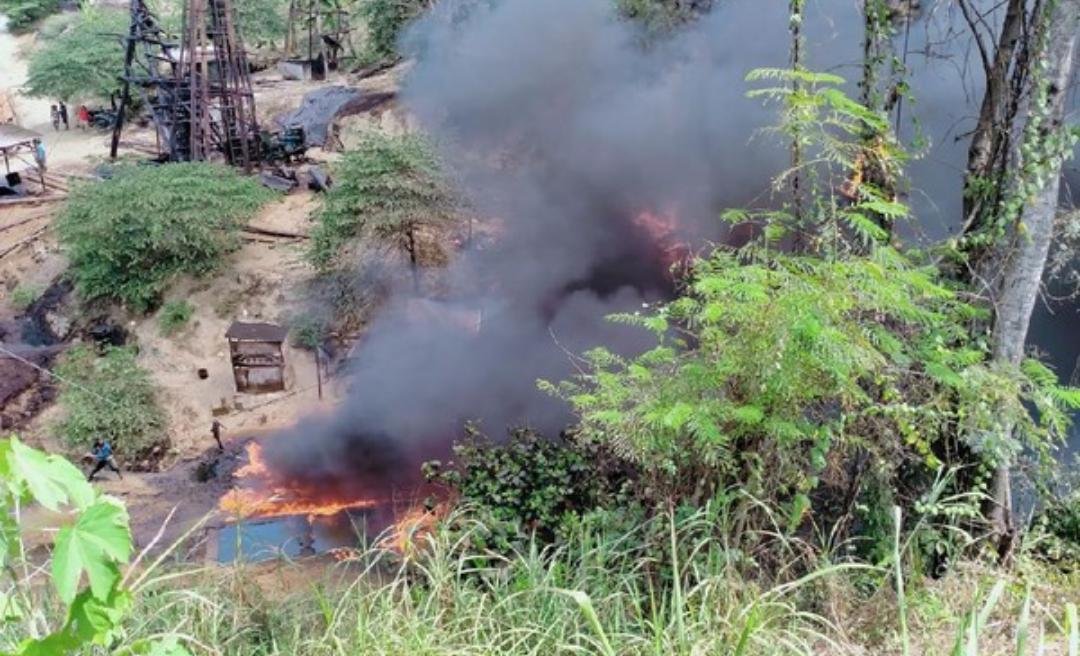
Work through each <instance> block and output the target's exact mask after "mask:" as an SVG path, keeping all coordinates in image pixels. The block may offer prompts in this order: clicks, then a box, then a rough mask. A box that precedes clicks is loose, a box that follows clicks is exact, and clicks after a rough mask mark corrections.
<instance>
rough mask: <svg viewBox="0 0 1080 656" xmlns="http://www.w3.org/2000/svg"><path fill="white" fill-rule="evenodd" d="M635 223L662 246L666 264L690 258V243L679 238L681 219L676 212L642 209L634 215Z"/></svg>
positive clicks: (654, 241)
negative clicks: (679, 219)
mask: <svg viewBox="0 0 1080 656" xmlns="http://www.w3.org/2000/svg"><path fill="white" fill-rule="evenodd" d="M634 224H635V225H637V226H638V227H640V228H642V229H644V230H645V232H647V233H648V234H649V237H650V238H651V239H652V241H653V243H655V244H656V245H657V246H659V247H660V249H661V250H662V251H663V253H664V263H665V264H668V265H669V266H670V265H674V264H676V263H678V262H683V261H686V260H688V259H689V258H690V245H689V244H688V243H687V242H685V241H683V240H681V239H680V238H679V235H678V229H679V221H678V218H677V216H676V214H675V213H674V212H665V213H657V212H653V211H650V210H642V211H641V212H638V214H637V216H635V217H634Z"/></svg>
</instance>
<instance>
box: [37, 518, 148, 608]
mask: <svg viewBox="0 0 1080 656" xmlns="http://www.w3.org/2000/svg"><path fill="white" fill-rule="evenodd" d="M131 549H132V547H131V530H130V528H128V516H127V510H125V509H124V507H123V506H122V505H121V504H120V503H119V502H116V501H113V500H111V499H101V500H99V501H98V502H96V503H95V504H94V505H92V506H90V507H89V508H86V509H85V510H84V511H83V512H82V513H81V514H80V515H79V519H78V521H77V522H75V525H74V526H65V527H64V528H62V529H60V532H59V534H57V536H56V548H55V550H54V551H53V563H52V569H53V583H54V585H55V586H56V591H57V592H58V593H59V595H60V598H61V599H62V600H63V601H64V603H67V604H71V603H72V602H73V601H74V600H75V595H76V590H77V589H78V585H79V580H80V579H81V578H82V573H83V572H84V571H85V572H86V575H87V578H88V579H89V581H90V590H91V592H92V593H93V595H94V596H95V597H96V598H98V599H101V600H106V599H108V597H109V594H110V593H111V590H112V587H113V585H114V584H115V583H116V581H117V579H118V578H119V576H120V573H119V569H118V567H117V564H118V563H124V562H127V560H128V558H130V557H131Z"/></svg>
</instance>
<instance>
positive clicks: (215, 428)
mask: <svg viewBox="0 0 1080 656" xmlns="http://www.w3.org/2000/svg"><path fill="white" fill-rule="evenodd" d="M222 428H225V425H224V424H222V423H221V422H220V421H218V420H217V419H215V420H214V423H212V424H210V432H211V433H212V434H213V436H214V441H215V442H217V448H218V451H224V450H225V445H224V444H222V443H221V429H222Z"/></svg>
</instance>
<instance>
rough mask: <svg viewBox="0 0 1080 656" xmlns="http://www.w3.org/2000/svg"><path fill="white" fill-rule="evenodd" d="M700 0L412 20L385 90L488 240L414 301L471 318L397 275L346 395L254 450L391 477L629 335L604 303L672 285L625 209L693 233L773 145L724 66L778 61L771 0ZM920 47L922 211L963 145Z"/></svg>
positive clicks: (775, 157)
mask: <svg viewBox="0 0 1080 656" xmlns="http://www.w3.org/2000/svg"><path fill="white" fill-rule="evenodd" d="M717 4H718V5H719V8H718V9H716V10H715V11H714V12H713V13H712V14H711V15H709V16H706V17H704V18H703V19H702V20H700V21H699V22H698V23H697V24H696V25H695V26H693V27H692V28H690V29H688V30H687V31H685V32H684V33H682V34H680V35H677V36H676V37H675V38H673V39H670V40H668V41H666V42H664V43H662V44H659V45H653V46H650V47H648V48H645V47H643V36H642V34H641V33H640V32H639V31H638V30H637V28H636V27H635V26H634V24H632V23H630V22H628V21H625V20H619V19H618V18H617V17H616V16H615V15H614V13H613V11H612V9H611V5H612V3H611V1H610V0H502V1H501V2H492V3H481V2H478V1H477V0H443V1H442V2H440V3H438V4H437V5H436V7H435V9H433V10H432V11H431V12H430V13H429V14H428V15H426V16H424V17H423V18H421V19H420V20H419V21H417V22H416V23H415V24H414V25H413V26H411V28H410V29H409V30H408V32H407V34H406V35H405V37H404V41H403V44H404V46H405V47H406V48H407V50H408V52H409V53H411V54H412V55H413V56H414V57H415V59H416V63H415V66H414V68H413V69H412V71H411V72H410V74H409V77H408V80H407V82H406V83H405V85H404V88H403V89H402V93H401V97H402V98H403V100H404V102H405V104H406V106H407V108H408V110H409V111H410V112H411V113H412V114H413V115H414V116H415V117H416V118H417V119H418V121H419V123H420V125H421V126H422V128H423V129H424V130H425V131H426V132H427V133H428V134H429V135H431V136H432V138H433V139H434V140H435V142H436V144H437V145H438V147H439V149H440V151H441V154H442V156H443V159H444V162H445V163H446V165H447V167H448V169H449V172H450V173H451V175H452V176H453V177H454V178H455V179H456V180H457V181H458V182H459V186H460V188H461V190H462V191H463V192H464V194H465V195H466V197H467V199H468V201H469V202H470V203H471V204H472V206H473V207H474V208H475V209H476V211H477V214H478V215H480V216H485V217H498V218H499V220H500V221H501V222H502V223H503V224H504V228H505V229H504V230H503V231H502V234H501V235H500V237H499V240H498V243H497V244H495V245H494V246H493V247H491V248H488V249H484V250H470V251H467V252H465V253H462V254H459V256H458V259H457V260H456V261H455V262H453V263H452V264H451V265H450V267H449V268H448V270H447V271H446V272H445V276H446V278H447V279H448V280H449V287H450V288H451V289H453V290H454V295H453V297H454V301H453V302H450V301H446V300H439V301H425V302H424V303H425V306H426V307H428V309H429V310H432V309H433V308H434V309H433V312H430V313H428V315H427V316H435V315H438V314H440V313H442V314H444V315H446V316H451V315H454V314H455V313H462V314H469V315H470V316H471V315H475V314H479V315H480V316H482V320H481V322H480V325H481V329H480V331H479V333H478V334H474V333H473V332H471V331H469V330H467V329H465V328H463V326H462V325H461V322H455V321H449V320H446V321H442V320H435V319H431V320H417V313H416V312H415V308H416V301H415V300H413V299H410V298H409V296H410V293H409V292H407V291H405V290H402V292H401V293H399V294H397V295H396V296H395V298H394V299H393V300H392V301H391V302H390V304H389V306H388V307H386V308H384V309H383V310H381V311H380V314H379V316H378V317H377V318H376V320H375V322H374V324H373V326H372V327H371V329H370V331H369V332H368V334H366V335H365V337H364V338H363V342H362V344H361V345H360V346H359V351H358V356H357V357H356V358H355V361H354V362H353V363H352V365H351V368H350V374H349V375H350V378H351V382H350V393H349V398H348V400H347V401H346V402H345V403H344V404H343V406H342V407H341V408H340V409H339V410H338V411H337V412H336V414H335V415H334V416H332V417H329V418H321V419H309V420H306V421H304V422H302V423H301V424H300V425H299V426H298V427H297V428H296V429H294V430H292V431H290V432H291V433H295V435H294V436H293V437H295V438H298V439H299V440H300V442H297V440H295V439H291V438H290V439H287V440H276V441H274V440H271V441H270V442H269V443H267V445H266V447H265V452H266V455H267V457H268V459H269V460H271V462H273V463H274V464H275V465H276V466H279V467H284V468H286V469H288V470H289V471H291V472H292V473H293V474H294V475H296V476H300V477H304V478H308V479H311V480H320V481H324V482H325V481H330V480H333V481H337V483H338V484H339V485H349V484H350V482H355V483H356V484H357V485H360V486H365V487H366V486H367V485H373V486H375V487H378V488H380V489H385V488H386V487H388V486H392V485H396V484H409V483H410V482H412V481H414V480H415V476H416V474H417V472H416V469H417V467H416V466H415V463H417V462H419V461H420V460H423V459H425V458H428V457H435V456H438V455H442V453H444V452H445V450H446V447H447V445H448V444H449V442H450V441H451V440H452V439H454V438H455V437H457V436H458V435H459V434H460V432H461V426H462V423H463V422H464V421H466V420H470V419H477V420H480V422H481V426H482V428H483V429H484V430H485V431H486V432H487V433H488V434H490V435H492V436H496V437H497V436H500V435H501V434H502V433H503V432H504V431H505V429H506V428H507V427H508V426H511V425H520V424H528V425H532V426H535V427H538V428H540V429H542V430H544V431H546V432H548V433H551V432H554V431H557V430H559V429H560V428H561V427H563V426H564V425H565V424H566V423H567V422H568V421H569V420H570V419H571V418H570V416H569V414H568V410H567V408H566V407H565V405H564V404H563V403H561V402H560V401H558V400H556V399H552V398H549V397H546V396H545V395H543V394H542V393H540V392H539V391H538V390H537V389H536V380H537V379H538V378H546V379H551V380H558V379H561V378H565V377H566V376H568V375H570V374H572V372H573V368H572V365H571V362H570V358H569V357H568V355H567V351H569V352H581V351H583V350H585V349H588V348H591V347H593V346H596V345H599V344H603V345H605V346H608V347H609V348H614V349H616V350H620V349H621V350H634V349H637V348H641V347H643V346H646V345H647V344H646V343H645V342H643V341H642V335H640V334H639V333H637V332H636V331H628V330H626V329H621V328H619V327H618V326H614V325H611V324H610V323H607V322H605V321H603V319H602V317H604V316H605V315H607V314H609V313H611V312H614V311H625V310H632V309H634V308H635V307H640V304H641V303H643V302H651V301H655V300H660V299H662V298H664V297H665V296H666V295H667V294H669V293H670V289H669V287H668V285H669V283H668V278H667V275H666V268H667V262H665V261H664V258H663V256H662V253H661V248H660V247H659V245H658V244H656V243H655V240H654V239H653V238H652V237H651V236H650V234H649V233H648V231H647V230H643V229H642V227H641V226H640V225H639V224H638V223H636V222H635V217H637V216H638V215H639V214H640V213H641V212H652V213H658V214H665V215H674V216H677V217H678V230H679V233H680V234H679V237H680V238H681V239H685V240H687V241H689V242H690V243H693V244H698V245H700V244H703V243H705V241H706V240H716V239H723V238H724V236H725V235H724V234H723V232H722V231H721V229H720V227H719V225H718V221H717V220H716V216H717V212H718V211H719V210H720V209H722V208H725V207H739V206H753V205H757V206H761V205H763V204H768V203H769V202H770V201H771V198H770V188H769V183H770V179H771V178H772V176H773V175H775V174H776V172H777V171H779V170H782V169H783V167H784V166H785V164H786V159H787V153H786V150H785V149H784V148H783V147H782V145H779V144H778V143H777V140H776V139H774V138H772V137H768V136H761V135H760V129H761V128H762V127H764V126H768V125H771V124H774V123H775V116H774V115H773V114H772V113H771V112H768V111H765V110H763V109H762V108H761V106H760V104H759V102H758V101H757V100H751V99H747V98H746V95H745V92H746V90H747V85H746V83H745V82H744V81H743V80H744V77H745V75H746V73H747V72H749V70H751V69H753V68H757V67H769V66H783V65H784V64H785V62H786V59H787V48H788V34H787V3H786V2H779V1H777V2H762V1H759V0H754V1H735V0H730V1H727V2H721V3H717ZM819 5H823V6H828V7H829V9H828V11H826V10H824V9H823V8H822V6H819ZM859 21H860V19H859V15H858V11H857V8H856V7H855V6H854V3H851V2H836V1H831V2H824V1H823V2H821V3H810V5H809V9H808V25H807V27H806V32H807V34H808V39H809V40H810V44H809V47H808V52H809V53H811V54H810V57H811V59H810V61H809V63H808V64H809V65H810V66H811V67H812V68H818V69H822V70H838V69H837V66H836V65H837V64H838V63H843V62H853V61H855V60H856V59H857V56H858V54H857V51H858V43H859V39H858V37H857V36H856V35H857V34H861V26H860V22H859ZM922 34H923V32H922V31H920V32H919V33H918V34H915V36H914V42H915V43H916V44H918V43H921V42H922V41H923V40H925V41H927V42H929V41H930V39H931V36H930V34H931V30H930V28H929V27H927V28H926V30H925V36H920V35H922ZM935 56H940V53H937V54H936V55H935ZM818 58H820V60H819V59H818ZM920 61H921V60H919V59H917V58H915V57H913V58H912V61H911V62H910V65H911V67H912V70H913V72H912V80H913V81H912V84H913V86H914V87H915V93H916V95H918V94H919V89H920V85H924V86H926V87H927V88H929V89H931V90H933V95H932V97H930V98H929V99H927V100H926V101H925V102H924V104H923V106H922V107H921V110H920V111H923V112H925V113H926V114H927V115H928V116H930V117H931V118H933V119H934V122H932V123H931V124H930V125H929V127H928V131H929V132H930V133H931V134H930V136H931V139H932V140H933V139H938V138H939V136H940V139H938V140H939V141H940V142H941V143H943V144H944V145H943V146H941V148H942V149H944V150H940V149H939V150H935V151H933V152H934V153H935V154H940V157H937V158H936V159H935V158H934V157H931V158H927V159H928V162H927V163H926V164H917V165H916V166H915V167H913V171H914V172H915V175H916V176H917V177H919V176H921V177H919V180H921V181H922V182H924V183H925V185H926V187H927V188H928V189H929V190H930V191H929V192H928V195H927V196H923V195H919V196H917V197H916V196H914V195H913V201H914V202H915V203H916V210H917V211H918V210H919V209H920V207H919V203H923V204H924V206H925V207H924V208H923V212H924V213H925V214H926V215H928V216H930V217H931V218H930V219H929V220H930V221H931V222H934V221H937V220H938V219H936V218H934V217H936V216H937V215H938V214H941V215H942V216H953V215H954V214H955V211H954V210H955V208H956V207H958V202H959V189H960V186H959V173H958V172H956V171H953V170H952V169H953V168H955V167H951V168H950V169H949V170H950V171H951V173H950V175H951V177H949V176H945V175H942V170H943V169H941V166H942V165H941V161H942V160H947V161H953V160H955V159H956V158H957V157H958V156H960V157H962V146H959V147H958V146H957V145H956V144H955V143H953V142H952V141H950V140H948V139H946V138H945V135H946V134H948V132H949V131H950V130H953V129H956V126H957V121H956V120H955V119H956V117H955V112H957V111H965V110H964V108H965V107H966V106H967V102H966V98H965V92H966V90H965V88H964V86H963V85H962V84H956V82H955V80H951V78H948V76H944V77H943V76H942V75H941V74H940V73H938V72H936V71H937V70H938V69H934V70H935V72H934V73H932V74H928V73H927V72H926V70H929V67H928V68H927V69H925V70H924V69H920V68H918V67H919V65H920ZM920 71H921V72H920ZM839 72H840V73H842V74H844V73H850V70H844V67H843V66H840V67H839ZM848 77H851V78H854V77H855V76H854V75H848ZM950 112H953V114H950ZM946 124H947V125H948V127H941V126H944V125H946ZM934 130H939V132H934ZM961 161H962V160H961ZM920 166H921V167H922V168H919V167H920ZM916 184H917V185H918V184H921V183H920V182H919V181H918V180H917V182H916ZM946 187H947V188H948V189H950V190H952V191H951V192H949V193H952V194H953V196H948V195H947V194H946V192H945V191H944V190H945V189H946ZM939 189H940V190H941V191H940V192H939V191H938V190H939ZM926 197H932V198H933V200H931V201H930V202H929V203H925V202H924V199H925V198H926ZM555 338H557V339H558V343H556V341H555ZM297 444H302V445H303V447H302V448H301V449H297V448H296V445H297Z"/></svg>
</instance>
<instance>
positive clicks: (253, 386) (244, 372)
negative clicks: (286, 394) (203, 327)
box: [225, 321, 289, 394]
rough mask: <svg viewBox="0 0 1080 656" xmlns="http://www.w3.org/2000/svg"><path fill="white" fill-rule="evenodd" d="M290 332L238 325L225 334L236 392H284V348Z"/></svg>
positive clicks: (260, 325)
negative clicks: (282, 346)
mask: <svg viewBox="0 0 1080 656" xmlns="http://www.w3.org/2000/svg"><path fill="white" fill-rule="evenodd" d="M288 333H289V331H288V329H286V328H283V327H281V326H276V325H274V324H270V323H245V322H240V321H236V322H233V324H232V325H231V326H229V330H228V331H226V332H225V339H227V340H229V355H230V357H231V359H232V368H233V379H234V380H235V381H236V391H237V392H241V393H249V394H260V393H264V392H282V391H284V390H285V355H284V354H283V353H282V348H281V345H282V344H283V343H284V342H285V337H286V336H287V335H288Z"/></svg>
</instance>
